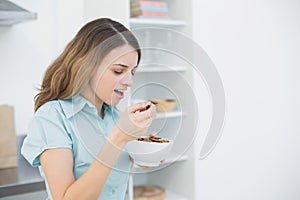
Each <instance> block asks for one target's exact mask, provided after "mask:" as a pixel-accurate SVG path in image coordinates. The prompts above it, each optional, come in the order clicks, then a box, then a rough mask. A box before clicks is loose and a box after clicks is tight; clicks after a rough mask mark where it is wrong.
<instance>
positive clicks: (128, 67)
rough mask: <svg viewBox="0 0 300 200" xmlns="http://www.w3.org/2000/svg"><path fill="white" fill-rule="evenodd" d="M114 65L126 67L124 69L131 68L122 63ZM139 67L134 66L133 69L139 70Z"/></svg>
mask: <svg viewBox="0 0 300 200" xmlns="http://www.w3.org/2000/svg"><path fill="white" fill-rule="evenodd" d="M114 65H118V66H120V67H124V68H129V66H127V65H124V64H121V63H118V64H114ZM137 67H138V66H134V67H133V68H137Z"/></svg>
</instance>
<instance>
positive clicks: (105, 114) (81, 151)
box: [22, 18, 156, 200]
mask: <svg viewBox="0 0 300 200" xmlns="http://www.w3.org/2000/svg"><path fill="white" fill-rule="evenodd" d="M140 56H141V53H140V49H139V44H138V42H137V40H136V38H135V37H134V35H133V34H132V33H131V32H130V31H128V29H126V28H125V27H124V26H123V25H121V24H120V23H118V22H115V21H113V20H111V19H107V18H102V19H96V20H94V21H91V22H89V23H87V24H86V25H85V26H83V27H82V28H81V30H80V31H79V32H78V33H77V35H76V36H75V38H74V39H73V40H72V41H71V42H70V43H69V44H68V45H67V47H66V49H65V50H64V51H63V52H62V54H61V55H60V56H59V57H58V58H57V59H56V60H55V61H54V62H53V64H51V65H50V67H49V68H48V69H47V71H46V73H45V76H44V79H43V82H42V85H41V88H40V92H39V93H38V94H37V96H36V98H35V114H34V116H33V119H32V121H31V124H30V126H29V132H28V136H27V137H26V139H25V141H24V143H23V147H22V154H23V155H24V157H25V158H26V159H27V160H28V161H29V162H30V163H31V164H32V165H33V166H38V167H39V170H40V173H41V175H42V177H44V179H45V183H46V188H47V192H48V199H81V200H82V199H88V200H91V199H105V200H107V199H124V196H125V192H126V187H127V181H128V176H129V175H128V173H124V171H127V172H128V170H129V168H130V165H131V164H130V159H129V156H128V154H127V153H126V151H123V149H124V148H125V146H126V143H127V142H129V141H131V140H133V139H136V138H137V137H139V136H141V135H143V134H145V132H146V130H147V128H148V127H149V125H150V124H151V122H152V118H153V117H155V114H156V113H155V106H154V105H152V104H151V103H149V102H145V103H140V104H136V105H133V106H130V107H128V108H127V110H126V111H125V112H124V113H122V114H121V115H119V111H118V110H117V109H116V107H115V105H117V104H118V103H119V101H120V100H121V99H122V98H123V97H124V93H125V91H126V90H127V89H128V87H130V86H131V85H132V78H133V76H134V73H135V70H136V68H137V66H138V64H139V61H140ZM149 106H150V108H149Z"/></svg>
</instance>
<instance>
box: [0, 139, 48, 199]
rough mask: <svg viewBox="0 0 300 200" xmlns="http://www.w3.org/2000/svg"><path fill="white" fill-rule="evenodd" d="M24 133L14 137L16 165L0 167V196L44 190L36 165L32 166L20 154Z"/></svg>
mask: <svg viewBox="0 0 300 200" xmlns="http://www.w3.org/2000/svg"><path fill="white" fill-rule="evenodd" d="M24 136H25V135H20V136H17V137H16V140H17V151H18V166H17V167H15V168H7V169H0V197H5V196H10V195H16V194H22V193H28V192H35V191H39V190H45V183H44V180H43V179H42V177H41V176H40V174H39V170H38V168H37V167H32V166H31V165H30V164H29V163H28V162H27V161H26V160H25V159H24V157H23V156H22V155H21V154H20V146H21V144H22V142H23V139H24Z"/></svg>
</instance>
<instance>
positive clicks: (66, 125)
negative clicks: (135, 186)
mask: <svg viewBox="0 0 300 200" xmlns="http://www.w3.org/2000/svg"><path fill="white" fill-rule="evenodd" d="M118 117H119V111H118V109H117V108H116V107H114V106H109V105H106V104H104V119H101V118H100V117H99V116H98V111H97V109H96V107H95V106H94V105H93V104H92V103H90V102H89V101H87V100H86V99H85V98H84V97H82V96H80V95H76V96H74V97H73V98H71V99H68V100H53V101H50V102H48V103H46V104H44V105H42V106H41V107H40V108H39V109H38V110H37V112H36V113H35V114H34V116H33V118H32V121H31V123H30V125H29V130H28V135H27V137H26V138H25V140H24V143H23V146H22V150H21V152H22V154H23V156H24V157H25V158H26V159H27V160H28V162H29V163H30V164H31V165H32V166H38V167H39V170H40V173H41V176H42V177H43V178H44V179H45V184H46V188H47V193H48V199H52V197H51V193H50V190H49V186H48V184H47V180H46V178H45V176H44V173H43V169H42V167H41V164H40V160H39V155H40V154H41V153H42V152H43V151H44V150H46V149H52V148H68V149H71V150H72V152H73V157H74V168H73V173H74V177H75V179H78V178H79V177H80V176H81V175H82V174H83V173H84V172H85V171H86V170H87V168H88V167H89V165H90V164H91V163H92V162H93V160H94V159H95V157H96V155H97V154H98V152H99V151H100V150H101V147H102V145H103V143H104V141H105V137H106V136H107V135H108V134H109V133H110V131H111V130H112V128H113V127H114V126H115V122H116V120H117V119H118ZM130 166H131V162H130V159H129V155H128V153H127V152H125V151H122V153H121V154H120V156H119V158H118V160H117V162H116V164H115V166H114V167H113V169H112V171H111V173H110V175H109V176H108V179H107V181H106V183H105V186H104V188H103V190H102V192H101V195H100V197H99V200H107V199H110V200H113V199H117V200H121V199H122V200H123V199H124V197H125V193H126V188H127V182H128V178H129V174H128V171H129V170H130ZM83 192H84V191H83Z"/></svg>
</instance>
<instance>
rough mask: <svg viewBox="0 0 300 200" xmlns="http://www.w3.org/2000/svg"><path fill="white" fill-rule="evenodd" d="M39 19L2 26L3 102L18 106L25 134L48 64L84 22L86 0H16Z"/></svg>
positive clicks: (19, 123) (18, 124)
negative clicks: (37, 90) (34, 99)
mask: <svg viewBox="0 0 300 200" xmlns="http://www.w3.org/2000/svg"><path fill="white" fill-rule="evenodd" d="M12 2H14V3H17V4H18V5H20V6H22V7H24V8H25V9H28V10H30V11H33V12H36V13H37V14H38V19H37V20H35V21H28V22H25V23H20V24H16V25H14V26H11V27H1V26H0V94H1V95H0V103H8V104H10V105H12V106H14V107H15V122H16V132H17V134H22V133H25V132H26V130H27V126H28V122H29V120H30V118H31V116H32V114H33V97H34V95H35V94H36V89H35V88H36V87H38V86H39V84H40V83H41V80H42V77H43V74H44V72H45V69H46V68H47V67H48V65H49V64H50V63H51V62H52V61H53V60H54V59H55V57H56V56H57V55H58V54H59V53H60V52H61V50H62V49H63V48H64V47H65V45H66V44H67V42H68V41H69V40H70V39H71V38H72V37H73V36H74V35H75V34H76V32H77V31H78V29H79V28H80V27H81V25H82V23H83V9H82V7H83V6H82V4H83V0H80V1H72V0H64V1H59V0H43V1H38V0H25V1H24V0H13V1H12Z"/></svg>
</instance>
